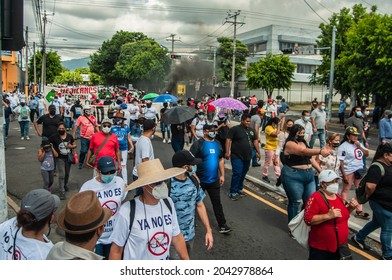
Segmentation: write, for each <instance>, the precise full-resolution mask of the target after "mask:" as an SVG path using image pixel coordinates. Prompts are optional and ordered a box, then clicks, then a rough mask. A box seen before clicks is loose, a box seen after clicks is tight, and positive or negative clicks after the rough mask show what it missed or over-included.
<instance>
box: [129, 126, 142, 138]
mask: <svg viewBox="0 0 392 280" xmlns="http://www.w3.org/2000/svg"><path fill="white" fill-rule="evenodd" d="M141 135H142V128H141V127H140V126H138V125H133V126H132V127H131V137H132V141H133V142H136V141H137V140H138V139H139V138H140V136H141Z"/></svg>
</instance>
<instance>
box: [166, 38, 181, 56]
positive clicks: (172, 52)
mask: <svg viewBox="0 0 392 280" xmlns="http://www.w3.org/2000/svg"><path fill="white" fill-rule="evenodd" d="M169 37H171V39H169V38H167V39H166V41H171V44H172V47H171V54H174V42H177V41H180V39H175V38H174V37H176V34H170V36H169Z"/></svg>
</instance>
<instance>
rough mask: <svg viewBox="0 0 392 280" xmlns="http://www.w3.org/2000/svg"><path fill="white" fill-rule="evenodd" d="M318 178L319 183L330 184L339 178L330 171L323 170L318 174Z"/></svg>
mask: <svg viewBox="0 0 392 280" xmlns="http://www.w3.org/2000/svg"><path fill="white" fill-rule="evenodd" d="M318 178H319V182H320V183H321V182H327V183H329V182H331V181H333V180H335V179H339V178H340V177H339V176H338V175H337V174H336V173H335V172H334V171H332V170H328V169H326V170H323V171H321V172H320V174H319V175H318Z"/></svg>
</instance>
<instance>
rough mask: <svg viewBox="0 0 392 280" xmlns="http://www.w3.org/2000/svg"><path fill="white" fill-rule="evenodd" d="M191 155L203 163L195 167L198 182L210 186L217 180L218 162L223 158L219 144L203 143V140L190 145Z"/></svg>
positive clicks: (214, 142)
mask: <svg viewBox="0 0 392 280" xmlns="http://www.w3.org/2000/svg"><path fill="white" fill-rule="evenodd" d="M190 151H191V153H192V154H193V155H194V156H195V157H197V158H201V159H202V160H203V161H202V163H201V164H199V165H198V166H197V172H196V174H197V176H198V177H199V179H200V182H202V183H206V184H210V183H215V182H217V181H218V180H219V160H220V159H221V158H222V157H223V150H222V146H221V144H220V143H219V142H218V141H216V140H214V141H205V140H204V139H203V138H201V139H199V140H197V141H196V142H195V143H193V144H192V146H191V149H190Z"/></svg>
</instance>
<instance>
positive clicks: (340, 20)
mask: <svg viewBox="0 0 392 280" xmlns="http://www.w3.org/2000/svg"><path fill="white" fill-rule="evenodd" d="M365 14H366V8H365V7H363V6H362V5H360V4H358V5H354V6H353V8H352V10H350V9H349V8H342V9H341V10H340V12H339V13H334V14H332V16H331V17H330V18H329V23H328V24H325V23H321V24H320V29H321V35H320V36H319V40H318V41H317V45H318V46H319V47H331V46H332V27H333V26H335V27H336V40H335V69H334V89H335V90H336V93H340V94H341V95H342V97H344V96H351V95H352V93H353V89H352V86H351V84H350V81H349V79H348V65H346V64H345V63H344V62H343V61H342V59H343V57H344V55H343V54H342V53H344V52H345V51H346V50H347V31H348V30H349V29H350V28H351V26H352V25H353V24H354V23H355V22H358V21H359V20H360V19H361V18H362V17H363V16H364V15H365ZM322 55H323V61H322V64H321V65H320V66H319V67H318V68H317V70H316V72H314V73H313V75H312V79H311V83H312V84H324V85H328V84H329V72H330V65H331V50H330V49H329V50H322ZM343 60H344V59H343Z"/></svg>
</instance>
